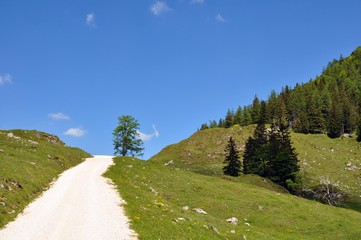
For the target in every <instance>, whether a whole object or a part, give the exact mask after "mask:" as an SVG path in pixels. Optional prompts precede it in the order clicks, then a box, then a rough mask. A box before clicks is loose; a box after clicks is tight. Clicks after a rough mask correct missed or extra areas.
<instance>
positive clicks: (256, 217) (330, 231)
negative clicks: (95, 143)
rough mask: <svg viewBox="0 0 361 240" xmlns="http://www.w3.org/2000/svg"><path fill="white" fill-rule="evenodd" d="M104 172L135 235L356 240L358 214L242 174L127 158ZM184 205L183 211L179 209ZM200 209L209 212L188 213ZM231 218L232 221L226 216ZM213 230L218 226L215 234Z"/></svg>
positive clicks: (360, 217) (154, 237) (359, 233)
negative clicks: (217, 173)
mask: <svg viewBox="0 0 361 240" xmlns="http://www.w3.org/2000/svg"><path fill="white" fill-rule="evenodd" d="M114 161H115V165H113V166H112V167H111V168H110V169H109V170H108V172H107V173H106V174H105V176H106V177H109V178H111V179H112V181H113V182H114V183H115V185H116V186H117V189H118V191H119V192H120V195H121V197H122V198H123V199H124V200H125V201H126V202H127V204H126V205H125V206H124V207H125V210H126V213H127V215H128V216H129V217H130V219H131V227H132V228H133V229H134V230H135V231H136V232H137V233H138V234H139V239H277V240H278V239H324V238H325V237H327V239H360V236H361V228H360V226H359V223H360V222H361V213H359V212H356V211H352V210H349V209H343V208H336V207H330V206H327V205H323V204H321V203H318V202H315V201H310V200H305V199H302V198H299V197H295V196H292V195H290V194H288V193H281V192H276V191H273V190H268V189H266V188H264V187H258V186H256V185H254V184H253V180H252V178H255V179H256V180H255V181H258V180H260V179H257V177H255V176H247V178H248V179H246V180H243V178H245V177H244V176H242V177H238V178H228V177H220V176H207V175H203V174H197V173H193V172H188V171H184V170H182V169H179V168H177V167H174V166H171V164H169V165H168V166H164V164H159V163H157V162H153V161H142V160H137V159H135V158H130V157H125V158H123V157H122V158H121V157H117V158H115V160H114ZM185 206H188V207H189V209H188V210H185V209H183V207H185ZM193 208H201V209H203V210H204V211H206V212H207V213H208V214H207V215H203V214H199V213H197V212H195V211H193V210H192V209H193ZM231 217H236V218H237V219H238V221H239V222H238V224H237V225H233V224H230V223H227V222H226V219H228V218H231ZM214 228H216V229H217V231H218V232H219V233H217V232H216V231H215V230H214Z"/></svg>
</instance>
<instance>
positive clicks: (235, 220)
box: [226, 217, 238, 225]
mask: <svg viewBox="0 0 361 240" xmlns="http://www.w3.org/2000/svg"><path fill="white" fill-rule="evenodd" d="M226 221H227V222H229V223H232V224H233V225H237V223H238V219H237V218H235V217H231V218H228V219H227V220H226Z"/></svg>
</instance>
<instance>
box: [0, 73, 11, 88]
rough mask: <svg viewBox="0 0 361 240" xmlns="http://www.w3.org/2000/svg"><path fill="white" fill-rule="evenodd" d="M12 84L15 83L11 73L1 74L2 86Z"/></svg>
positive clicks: (0, 84)
mask: <svg viewBox="0 0 361 240" xmlns="http://www.w3.org/2000/svg"><path fill="white" fill-rule="evenodd" d="M12 82H13V78H12V77H11V75H10V74H9V73H5V74H0V86H2V85H4V84H7V83H12Z"/></svg>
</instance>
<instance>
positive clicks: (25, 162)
mask: <svg viewBox="0 0 361 240" xmlns="http://www.w3.org/2000/svg"><path fill="white" fill-rule="evenodd" d="M10 133H12V134H13V136H14V137H9V136H8V134H10ZM0 149H1V150H0V229H1V228H2V227H4V226H5V225H6V224H7V223H8V222H10V221H12V220H13V219H14V218H15V217H16V216H17V215H18V214H19V213H20V212H21V211H23V209H24V208H25V207H26V206H27V205H28V204H29V203H30V202H31V201H33V200H34V199H35V198H37V197H38V196H39V195H40V194H41V193H42V192H43V191H44V190H46V189H47V188H48V187H49V186H50V183H51V182H52V181H53V180H55V179H56V178H57V176H58V175H59V174H60V173H62V172H63V171H64V170H66V169H68V168H70V167H72V166H75V165H77V164H79V163H80V162H82V161H83V159H84V158H87V157H90V155H89V154H88V153H86V152H84V151H82V150H80V149H77V148H72V147H68V146H65V145H64V143H63V142H61V141H60V140H59V139H58V138H57V137H55V136H53V135H50V134H47V133H43V132H38V131H33V130H31V131H26V130H11V131H7V130H0Z"/></svg>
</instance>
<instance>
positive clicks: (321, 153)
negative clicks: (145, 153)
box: [150, 126, 361, 212]
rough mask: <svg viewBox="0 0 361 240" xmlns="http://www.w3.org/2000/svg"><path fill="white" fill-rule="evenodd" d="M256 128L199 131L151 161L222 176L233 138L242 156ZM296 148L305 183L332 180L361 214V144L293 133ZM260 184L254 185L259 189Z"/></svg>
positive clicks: (349, 203) (347, 140)
mask: <svg viewBox="0 0 361 240" xmlns="http://www.w3.org/2000/svg"><path fill="white" fill-rule="evenodd" d="M253 130H254V126H247V127H239V126H234V127H232V128H228V129H225V128H213V129H206V130H202V131H198V132H196V133H195V134H193V135H192V136H191V137H189V138H188V139H185V140H183V141H181V142H179V143H177V144H173V145H170V146H168V147H166V148H164V149H163V150H162V151H161V152H159V153H158V154H156V155H155V156H153V157H152V158H151V159H150V161H152V162H156V163H159V164H167V163H168V162H170V161H171V160H172V161H171V162H172V163H173V166H174V167H178V168H180V169H183V170H185V171H190V172H196V173H201V174H205V175H212V176H221V175H223V173H222V167H223V161H224V158H225V155H224V148H225V146H226V144H227V141H228V139H229V137H230V136H233V138H235V139H236V142H237V145H238V148H239V150H240V157H242V155H243V151H244V146H245V142H246V140H247V139H248V137H249V136H250V134H252V133H253ZM291 139H292V142H293V146H294V147H295V149H296V152H297V153H298V159H299V160H300V167H301V170H302V171H301V172H302V175H303V177H304V182H305V183H306V184H307V185H309V186H310V187H313V186H316V185H318V184H319V183H320V180H321V178H325V179H329V180H331V182H332V183H333V184H334V185H337V186H338V187H339V188H340V189H341V190H342V191H344V192H345V193H347V195H348V197H347V198H346V200H345V202H344V203H343V204H342V207H347V208H352V209H354V210H357V211H360V212H361V144H360V143H358V142H357V141H356V140H355V139H353V138H348V139H341V138H338V139H330V138H328V137H327V136H326V135H324V134H307V135H306V134H299V133H291ZM260 183H262V182H260V181H256V182H255V184H256V185H259V184H260Z"/></svg>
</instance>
